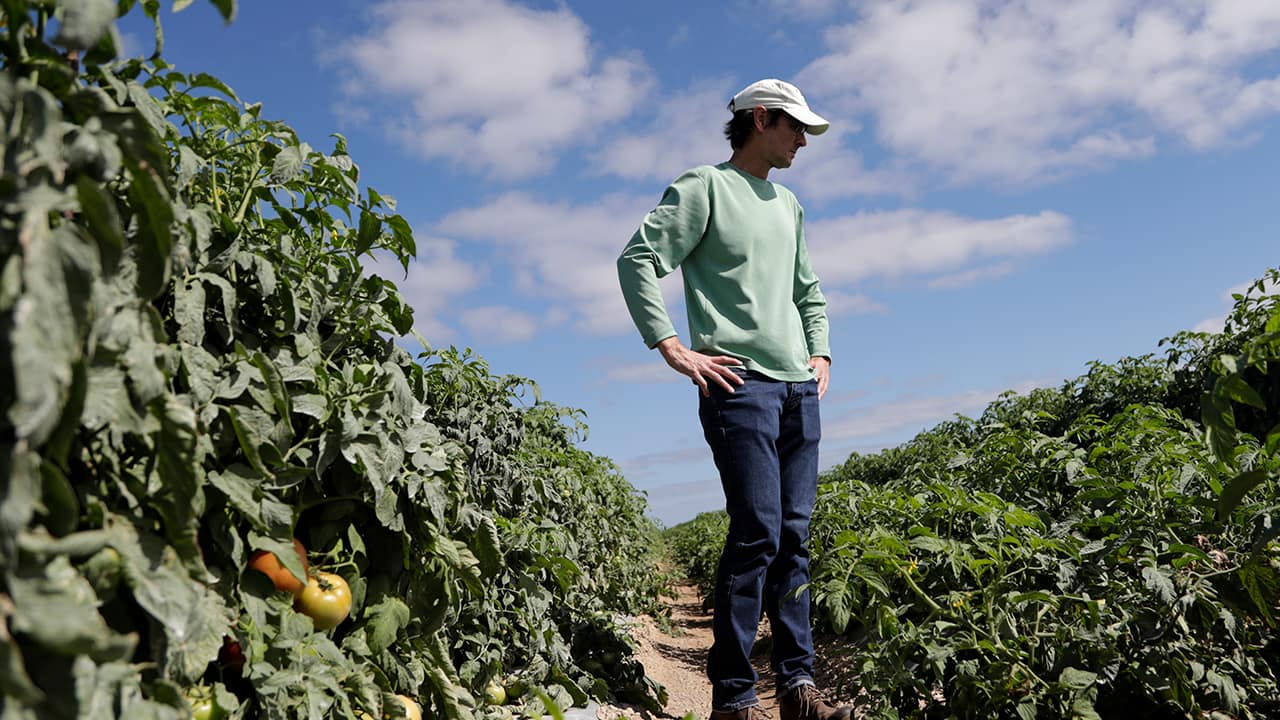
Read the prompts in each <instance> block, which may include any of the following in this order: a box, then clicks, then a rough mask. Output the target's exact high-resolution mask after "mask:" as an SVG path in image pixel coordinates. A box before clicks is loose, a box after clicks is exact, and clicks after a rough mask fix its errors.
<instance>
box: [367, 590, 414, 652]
mask: <svg viewBox="0 0 1280 720" xmlns="http://www.w3.org/2000/svg"><path fill="white" fill-rule="evenodd" d="M364 615H365V617H366V618H369V619H368V620H367V621H366V628H367V630H368V638H369V648H370V649H371V650H372V651H373V652H382V651H383V650H386V649H387V648H389V647H391V644H392V643H394V642H395V641H396V638H398V637H399V636H400V632H401V631H402V630H404V629H405V628H407V627H409V619H410V618H409V606H408V605H405V604H404V602H403V601H401V600H400V599H399V598H395V597H387V598H383V599H382V601H381V602H379V603H378V604H377V605H374V606H372V607H368V608H365V611H364Z"/></svg>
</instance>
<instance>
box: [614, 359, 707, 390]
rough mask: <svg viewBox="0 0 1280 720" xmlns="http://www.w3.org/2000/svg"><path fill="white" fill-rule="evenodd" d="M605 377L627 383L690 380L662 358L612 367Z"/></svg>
mask: <svg viewBox="0 0 1280 720" xmlns="http://www.w3.org/2000/svg"><path fill="white" fill-rule="evenodd" d="M605 379H606V380H608V381H610V382H622V383H627V384H635V383H645V384H656V383H673V382H686V383H687V382H690V380H689V378H687V377H685V376H684V375H681V374H680V373H678V372H676V371H675V370H672V369H671V368H670V367H668V366H667V364H666V363H664V362H662V360H661V359H660V358H655V359H654V361H653V362H644V363H635V364H631V365H619V366H617V367H611V368H609V372H607V373H605Z"/></svg>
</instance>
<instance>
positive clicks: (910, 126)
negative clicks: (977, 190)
mask: <svg viewBox="0 0 1280 720" xmlns="http://www.w3.org/2000/svg"><path fill="white" fill-rule="evenodd" d="M860 8H861V10H862V12H861V16H860V17H859V18H858V19H857V20H856V21H855V22H852V23H849V24H847V25H843V26H839V27H835V28H832V29H830V30H828V31H827V33H826V36H825V42H826V45H827V48H828V54H827V55H825V56H824V57H821V58H819V59H818V60H816V61H814V62H813V63H811V64H810V65H809V66H808V67H807V68H805V70H804V71H803V72H802V73H801V74H800V75H799V79H800V82H801V85H802V87H805V88H806V92H808V93H810V94H811V95H813V96H816V97H818V98H819V99H822V98H825V101H828V102H831V103H832V104H833V105H834V106H836V108H837V113H836V114H837V115H839V114H845V115H849V114H856V113H862V112H868V113H871V114H872V115H874V117H875V119H876V134H877V137H878V139H879V140H880V142H881V143H883V144H884V145H885V146H887V147H888V148H890V149H891V150H893V151H895V152H897V153H900V154H902V155H903V156H905V157H909V158H913V159H915V160H917V161H920V162H922V163H923V164H924V165H925V166H929V167H934V168H938V169H941V170H943V171H944V172H947V173H948V174H949V175H950V176H951V177H952V178H953V179H955V180H960V181H967V180H974V179H985V178H994V179H999V180H1004V181H1009V182H1019V181H1026V180H1033V181H1035V180H1044V179H1048V178H1052V177H1054V176H1056V175H1059V174H1062V173H1067V172H1071V171H1074V170H1077V169H1080V168H1086V167H1092V166H1096V165H1100V164H1105V163H1107V162H1110V161H1113V160H1115V159H1119V158H1126V157H1133V156H1142V155H1149V154H1151V153H1153V152H1154V151H1155V149H1156V143H1157V139H1158V138H1161V137H1168V136H1172V137H1174V138H1177V139H1178V140H1180V141H1181V142H1185V143H1187V144H1189V145H1190V146H1192V147H1194V148H1200V149H1202V148H1208V147H1212V146H1216V145H1219V144H1223V143H1227V142H1235V141H1238V138H1239V137H1240V136H1241V134H1242V132H1243V131H1247V127H1248V125H1249V124H1250V123H1252V122H1254V121H1256V120H1258V119H1260V118H1262V117H1264V116H1266V115H1269V114H1272V113H1276V112H1277V111H1280V77H1250V72H1253V73H1254V74H1256V73H1257V69H1256V67H1255V66H1256V63H1257V61H1259V60H1260V59H1263V58H1266V57H1268V56H1273V54H1274V53H1275V51H1276V50H1277V49H1280V3H1275V2H1263V1H1261V0H1255V1H1252V2H1248V1H1243V0H1179V1H1178V2H1161V1H1158V0H1076V1H1075V2H1053V1H1051V0H869V2H867V3H864V4H862V5H860ZM1263 67H1265V66H1263ZM1272 72H1274V71H1272Z"/></svg>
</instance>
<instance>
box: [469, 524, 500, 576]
mask: <svg viewBox="0 0 1280 720" xmlns="http://www.w3.org/2000/svg"><path fill="white" fill-rule="evenodd" d="M473 550H474V551H475V555H476V559H478V560H479V561H480V569H481V570H483V571H484V573H485V574H486V575H494V574H496V573H497V572H498V570H499V569H500V568H501V567H502V564H503V556H502V545H501V541H500V539H499V537H498V526H497V525H495V524H494V522H493V518H491V517H489V516H488V515H482V516H481V517H480V521H479V525H478V527H477V528H476V534H475V541H474V545H473Z"/></svg>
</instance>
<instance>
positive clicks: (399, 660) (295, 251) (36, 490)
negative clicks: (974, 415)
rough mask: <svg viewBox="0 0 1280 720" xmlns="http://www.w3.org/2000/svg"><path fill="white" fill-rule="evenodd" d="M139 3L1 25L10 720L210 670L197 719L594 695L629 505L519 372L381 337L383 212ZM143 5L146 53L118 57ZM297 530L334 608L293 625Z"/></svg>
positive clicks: (35, 15)
mask: <svg viewBox="0 0 1280 720" xmlns="http://www.w3.org/2000/svg"><path fill="white" fill-rule="evenodd" d="M189 4H190V3H189V2H186V1H185V0H175V2H174V3H173V6H174V9H175V11H176V10H181V9H182V8H183V7H186V6H187V5H189ZM212 4H213V5H214V6H216V7H217V9H218V10H219V12H221V13H222V14H223V16H224V17H226V18H228V19H229V18H230V16H231V15H233V14H234V10H235V2H234V0H212ZM160 6H161V3H160V2H144V3H136V2H120V3H102V2H93V3H90V2H86V0H66V1H65V2H60V3H49V2H44V1H40V2H37V1H36V0H29V1H26V2H24V1H23V0H12V1H11V2H6V3H4V4H3V7H0V20H2V21H3V23H4V25H5V27H6V28H7V29H8V32H7V35H6V38H7V40H8V42H5V43H0V135H3V136H4V146H3V147H5V148H11V149H14V148H16V150H13V152H18V153H19V154H21V155H22V156H23V158H24V159H23V161H22V162H20V163H18V164H17V165H15V166H14V168H13V172H10V173H7V174H6V175H5V183H4V188H3V193H4V196H5V198H6V199H7V200H6V202H5V203H0V268H3V270H4V272H3V273H0V376H2V377H0V425H2V427H0V431H2V432H0V436H2V437H3V440H2V441H0V469H2V470H3V473H4V477H5V483H4V487H3V488H0V510H3V512H2V513H0V514H2V515H3V517H4V519H5V521H4V523H0V525H2V527H0V547H3V548H6V550H5V551H4V552H2V553H0V597H2V598H4V599H5V600H4V603H3V605H4V612H2V613H0V638H5V639H6V640H5V642H4V643H3V645H4V651H5V658H6V660H5V662H4V663H2V664H0V688H3V689H4V692H5V697H4V698H3V707H4V708H5V712H6V714H7V715H13V716H14V717H19V718H28V717H39V718H41V720H44V718H49V719H50V720H62V719H63V718H68V719H69V718H74V717H80V716H84V715H93V716H94V717H95V718H96V717H104V718H105V717H112V716H114V717H127V718H132V717H151V716H164V715H169V714H172V713H169V712H168V711H167V710H166V708H167V707H172V708H177V707H178V706H179V705H180V702H179V699H178V698H177V697H176V694H175V693H174V692H173V688H174V687H175V686H184V685H192V684H197V683H200V682H211V681H213V680H214V679H221V678H222V675H223V674H226V675H227V676H229V677H228V678H227V682H228V686H227V687H222V686H219V685H217V684H216V683H215V688H216V693H215V697H216V699H217V702H218V705H219V707H221V708H223V709H226V710H228V711H230V712H233V713H240V714H242V715H246V716H252V715H254V714H260V715H263V716H267V717H273V718H282V719H284V718H289V719H292V718H303V717H313V716H315V715H316V713H317V712H319V711H317V710H316V709H317V708H324V709H325V710H324V713H327V714H329V715H332V716H334V717H351V716H355V715H357V712H358V709H359V708H362V707H375V706H377V705H378V703H377V701H376V700H375V698H377V697H379V696H383V695H385V694H391V693H408V694H410V695H412V696H414V697H417V698H419V699H420V701H421V702H423V703H424V705H425V709H426V711H427V714H429V715H431V716H432V717H444V718H454V719H466V718H470V717H471V716H473V715H474V714H475V710H474V708H475V706H476V703H475V697H474V696H475V695H477V694H479V693H480V692H482V690H483V685H484V682H485V680H486V679H487V678H489V677H492V675H493V673H494V672H495V669H496V668H507V669H508V672H509V673H511V675H513V676H515V677H518V678H520V679H521V681H522V682H524V683H526V684H527V685H528V686H529V687H531V688H534V689H538V690H539V691H543V692H544V693H545V694H547V695H548V696H549V697H552V698H553V700H554V701H555V702H557V703H559V704H560V705H561V706H564V707H567V706H568V705H571V704H575V703H577V704H583V703H585V702H586V700H587V699H588V697H589V695H588V694H589V693H591V694H594V695H596V696H597V697H600V698H604V697H606V696H607V695H609V694H610V692H612V691H613V688H612V687H610V686H608V685H602V684H601V683H600V682H597V680H598V678H593V677H592V675H591V673H590V672H588V671H587V670H586V669H585V667H584V665H583V662H585V659H584V658H585V655H586V654H587V652H588V650H587V649H586V648H589V647H590V645H591V643H592V642H594V641H596V640H601V639H607V640H610V641H612V642H616V643H619V644H622V645H625V643H624V641H623V639H622V638H623V637H624V636H625V628H624V626H623V624H622V623H621V622H620V621H619V620H618V619H617V618H618V615H620V614H634V613H636V612H639V611H642V610H644V609H646V608H647V607H651V606H652V604H653V603H654V602H655V601H656V598H657V593H658V590H659V584H658V582H656V581H655V577H657V574H656V573H654V572H652V556H651V553H650V552H649V547H650V545H651V542H650V541H651V540H652V538H653V534H654V532H655V530H654V528H653V525H652V523H651V522H649V521H648V519H647V518H646V517H645V505H644V499H643V497H642V496H641V495H640V494H638V493H637V492H636V491H635V490H634V488H632V487H631V486H630V485H629V484H628V483H627V482H626V481H625V479H624V478H623V477H622V476H621V474H620V473H619V472H618V471H617V468H616V467H614V466H613V465H612V463H610V462H609V461H608V460H607V459H605V458H600V457H597V456H595V455H593V454H591V453H589V452H586V451H584V450H582V449H581V448H580V447H578V444H579V443H580V440H581V437H582V435H583V432H584V431H585V426H584V425H583V424H582V423H581V420H580V417H581V413H579V412H577V411H573V410H568V409H564V408H560V407H558V406H556V405H554V404H552V403H549V402H546V401H544V400H542V399H541V398H540V397H539V396H538V391H537V387H536V385H535V384H534V383H533V382H532V381H531V380H527V379H524V378H518V377H512V376H501V377H499V376H494V375H492V374H491V373H490V372H489V371H488V367H487V365H486V364H485V363H484V361H483V360H482V359H480V358H477V357H474V356H472V355H471V354H470V353H469V352H468V353H462V352H458V351H456V350H453V349H439V350H433V351H426V352H422V353H421V354H419V355H417V356H416V357H415V356H414V355H411V354H410V351H409V350H406V349H405V346H408V347H412V346H413V341H404V343H403V346H402V344H401V343H399V342H397V341H395V340H394V338H401V337H403V336H405V335H406V334H410V333H411V330H412V327H413V310H412V308H410V307H409V306H408V305H407V304H406V303H405V300H404V298H403V296H402V295H401V294H400V292H399V291H398V289H397V288H396V286H395V284H394V283H393V282H391V281H390V280H388V279H386V278H385V277H384V275H388V274H391V273H387V272H386V271H385V270H378V271H371V268H374V267H383V268H385V267H386V266H387V265H388V264H390V265H395V266H399V269H401V270H403V269H404V268H405V267H407V266H408V263H409V262H410V261H411V260H412V259H413V258H414V256H415V254H416V250H417V248H416V240H415V236H414V233H413V231H412V228H410V226H409V224H408V223H407V222H406V221H405V220H404V218H403V217H401V216H400V215H398V214H396V212H395V201H394V200H393V199H392V198H389V197H385V196H383V195H381V194H379V193H378V192H377V191H376V190H374V189H372V188H368V187H365V186H363V185H362V177H361V175H360V169H359V167H358V166H357V165H356V163H355V162H354V161H353V159H352V158H351V157H350V156H349V154H348V152H347V146H346V141H345V139H343V138H342V137H341V136H336V135H335V136H334V137H333V139H332V142H331V143H330V145H329V147H328V148H327V149H325V150H319V149H316V148H313V147H312V146H311V145H309V144H308V143H307V142H305V141H304V140H303V139H302V138H300V137H299V136H298V134H297V133H296V132H295V131H294V130H293V129H292V128H290V127H289V126H287V125H285V124H284V123H281V122H277V121H273V120H271V119H269V117H267V116H266V114H265V112H264V106H263V105H262V104H259V103H252V104H250V103H245V102H243V101H242V100H241V99H240V98H239V97H238V96H236V94H235V92H234V91H233V90H232V89H231V88H229V87H227V86H226V85H225V84H224V83H222V82H221V81H220V80H218V79H217V78H215V77H211V76H209V75H207V74H205V73H201V72H180V71H178V70H177V69H175V68H173V67H171V66H169V65H168V64H167V63H166V62H165V61H164V60H163V59H161V58H160V57H159V55H160V51H161V50H162V49H163V48H162V40H163V32H162V31H161V27H160V20H159V12H160ZM113 10H114V12H113ZM138 10H140V11H141V12H142V13H144V14H146V16H147V17H149V18H151V20H152V21H153V22H154V24H155V30H156V34H155V37H156V52H155V57H154V58H153V59H150V60H143V59H137V58H135V59H131V60H122V61H119V62H116V61H115V55H116V51H117V49H118V48H116V47H115V39H114V38H115V37H116V36H115V35H114V34H113V33H112V32H111V28H112V24H113V22H114V20H115V18H114V17H113V16H114V14H115V12H119V13H128V12H131V11H138ZM73 58H74V59H73ZM15 157H16V155H15ZM19 237H20V238H21V241H19ZM374 256H376V257H377V258H378V259H379V260H381V262H380V263H373V262H370V260H371V257H374ZM379 273H381V274H379ZM421 344H422V345H423V346H425V345H426V343H425V342H423V343H421ZM605 508H607V509H608V512H605V511H604V509H605ZM302 540H305V541H306V544H307V545H308V546H309V547H310V549H311V551H312V552H313V553H314V557H316V558H317V559H318V558H320V557H324V558H326V564H330V566H334V565H338V564H339V563H340V564H341V566H342V567H350V568H352V572H350V573H347V577H348V578H349V580H350V588H349V596H348V599H347V600H346V601H345V602H344V603H342V604H347V603H349V608H350V610H349V611H348V610H343V612H342V613H337V612H336V611H335V612H334V613H333V615H331V616H327V617H324V618H321V619H320V622H319V623H317V622H314V621H312V620H311V619H309V618H307V617H305V616H304V615H303V614H301V613H299V612H297V611H295V610H294V608H293V601H294V598H293V597H289V595H288V593H289V592H293V591H295V590H296V589H297V585H296V583H297V582H298V581H300V580H306V579H307V574H308V570H307V566H306V560H307V558H306V552H305V551H304V550H303V549H302V548H301V546H300V542H299V541H302ZM255 568H256V569H255ZM264 578H267V579H266V580H264ZM277 588H282V589H283V590H284V591H283V592H280V591H277V590H276V589H277ZM303 589H304V590H305V589H306V588H305V587H304V588H303ZM321 590H322V591H323V590H324V588H321ZM299 594H301V593H299ZM322 594H323V592H322ZM51 607H52V608H56V609H57V615H58V619H59V622H57V623H50V622H48V621H47V619H48V618H47V613H48V612H49V611H50V610H49V608H51ZM339 607H341V604H340V605H339ZM348 612H350V617H349V618H348V619H347V620H346V621H345V622H341V623H340V624H338V625H337V627H335V628H333V629H331V630H330V631H326V632H317V625H318V624H319V625H326V624H328V623H330V622H336V618H337V615H339V614H342V615H346V614H347V613H348ZM228 637H234V638H235V642H238V643H240V645H241V653H242V654H245V655H250V656H251V657H252V658H253V662H252V663H251V664H248V665H246V666H244V670H243V671H242V672H241V673H239V674H238V675H237V674H236V673H235V672H234V671H233V670H232V669H233V668H234V667H236V666H237V665H238V662H239V661H238V659H237V658H236V657H235V655H234V653H232V652H231V650H230V648H226V651H225V652H224V646H225V642H226V640H225V639H226V638H228ZM220 653H221V654H222V655H223V657H222V659H221V660H219V659H218V658H219V655H220ZM220 671H229V672H225V673H221V672H220ZM617 687H618V692H619V693H623V692H634V693H639V694H641V695H646V696H648V697H650V698H651V700H652V699H653V697H654V696H655V695H656V690H655V688H653V687H652V686H651V685H648V684H646V683H645V682H644V681H643V678H642V675H635V674H634V673H632V675H631V676H629V677H628V678H627V679H626V682H625V683H622V684H619V685H618V686H617ZM103 698H114V699H115V700H114V701H111V702H108V701H106V700H103ZM158 706H166V708H158ZM239 708H244V711H243V712H241V711H240V710H239ZM538 709H539V711H540V708H538ZM7 715H6V716H7Z"/></svg>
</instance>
